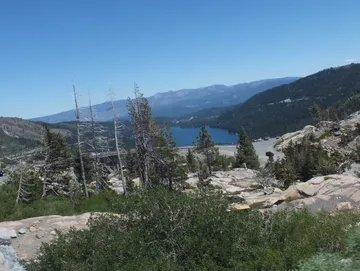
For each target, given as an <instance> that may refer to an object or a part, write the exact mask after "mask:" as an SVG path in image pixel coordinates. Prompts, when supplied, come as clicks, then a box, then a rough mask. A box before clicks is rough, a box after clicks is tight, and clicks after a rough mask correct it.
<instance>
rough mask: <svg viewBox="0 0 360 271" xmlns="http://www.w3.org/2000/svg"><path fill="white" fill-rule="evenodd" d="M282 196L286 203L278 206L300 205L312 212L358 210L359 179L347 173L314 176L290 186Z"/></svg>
mask: <svg viewBox="0 0 360 271" xmlns="http://www.w3.org/2000/svg"><path fill="white" fill-rule="evenodd" d="M283 196H284V199H285V201H286V203H283V204H281V206H280V207H285V206H290V207H296V206H299V205H301V206H303V207H304V208H305V207H306V208H308V209H309V210H310V211H313V212H319V211H321V210H324V211H330V212H333V211H344V210H352V209H359V210H360V179H359V178H357V177H353V176H348V175H329V176H321V177H315V178H313V179H311V180H309V181H307V182H305V183H297V184H294V185H292V186H290V187H289V188H288V189H287V190H285V191H284V192H283Z"/></svg>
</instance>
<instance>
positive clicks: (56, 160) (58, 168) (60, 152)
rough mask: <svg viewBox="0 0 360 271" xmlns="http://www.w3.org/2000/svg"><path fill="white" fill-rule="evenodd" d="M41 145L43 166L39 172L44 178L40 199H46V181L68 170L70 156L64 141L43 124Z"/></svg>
mask: <svg viewBox="0 0 360 271" xmlns="http://www.w3.org/2000/svg"><path fill="white" fill-rule="evenodd" d="M42 127H43V144H44V149H43V151H42V155H43V156H44V160H45V164H44V166H43V167H42V169H41V171H42V173H43V176H44V182H43V193H42V198H45V197H46V193H47V181H48V180H51V179H52V177H53V176H54V175H55V174H58V173H60V172H62V171H64V170H67V169H69V168H70V165H71V155H70V151H69V149H68V146H67V144H66V142H65V139H64V138H63V137H62V136H61V135H60V134H58V133H54V132H51V131H50V129H49V127H48V126H47V125H46V124H45V123H43V124H42Z"/></svg>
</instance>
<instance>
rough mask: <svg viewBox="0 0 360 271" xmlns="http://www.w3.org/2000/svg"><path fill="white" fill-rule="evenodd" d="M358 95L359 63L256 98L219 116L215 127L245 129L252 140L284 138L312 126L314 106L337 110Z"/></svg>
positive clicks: (268, 91)
mask: <svg viewBox="0 0 360 271" xmlns="http://www.w3.org/2000/svg"><path fill="white" fill-rule="evenodd" d="M358 93H360V64H350V65H346V66H342V67H338V68H330V69H326V70H323V71H320V72H318V73H316V74H313V75H310V76H307V77H304V78H301V79H299V80H297V81H295V82H293V83H290V84H287V85H283V86H279V87H275V88H272V89H270V90H267V91H265V92H262V93H258V94H256V95H254V96H253V97H252V98H250V99H249V100H247V101H246V102H245V103H243V104H242V105H239V106H238V107H235V108H234V109H232V110H230V111H228V112H225V113H223V114H222V115H220V117H219V118H218V120H217V124H216V126H217V127H220V128H225V129H228V130H229V131H231V132H237V131H238V130H239V129H240V127H241V126H244V127H245V129H246V131H248V133H249V134H250V135H251V136H253V137H254V136H255V137H257V136H275V135H282V134H284V133H286V132H289V131H294V130H297V129H300V128H303V127H304V126H305V125H307V124H311V123H312V115H311V107H312V105H313V104H314V103H316V104H319V105H321V106H322V107H323V108H330V107H333V108H337V107H339V106H340V107H341V104H342V103H345V102H347V103H348V102H349V99H350V100H351V97H356V95H358ZM356 110H359V109H357V108H354V110H353V111H356ZM348 111H349V110H348ZM350 111H351V110H350ZM348 113H351V112H348Z"/></svg>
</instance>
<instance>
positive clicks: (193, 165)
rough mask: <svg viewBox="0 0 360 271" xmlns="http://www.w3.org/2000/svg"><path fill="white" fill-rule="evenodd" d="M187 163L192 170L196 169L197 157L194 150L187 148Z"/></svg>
mask: <svg viewBox="0 0 360 271" xmlns="http://www.w3.org/2000/svg"><path fill="white" fill-rule="evenodd" d="M186 163H187V165H188V169H189V171H190V172H195V171H196V159H195V155H194V153H193V151H192V150H191V149H188V150H187V153H186Z"/></svg>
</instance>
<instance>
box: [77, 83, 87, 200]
mask: <svg viewBox="0 0 360 271" xmlns="http://www.w3.org/2000/svg"><path fill="white" fill-rule="evenodd" d="M73 92H74V102H75V117H76V134H77V148H78V152H79V158H80V171H81V179H82V184H83V188H84V192H85V196H86V197H89V193H88V189H87V181H86V176H85V167H84V161H83V155H82V150H81V144H82V142H81V137H80V121H81V119H80V109H79V106H78V95H77V92H76V88H75V85H73Z"/></svg>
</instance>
